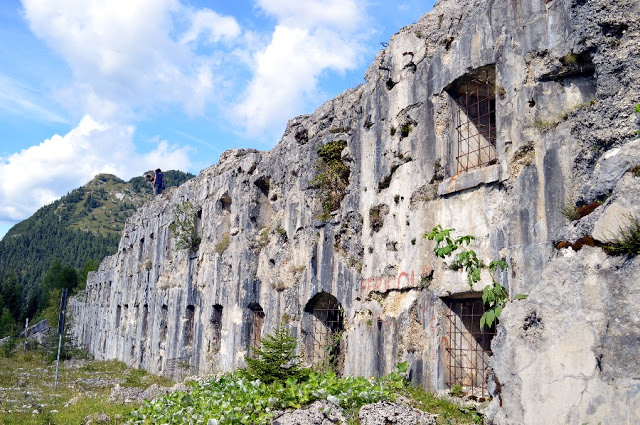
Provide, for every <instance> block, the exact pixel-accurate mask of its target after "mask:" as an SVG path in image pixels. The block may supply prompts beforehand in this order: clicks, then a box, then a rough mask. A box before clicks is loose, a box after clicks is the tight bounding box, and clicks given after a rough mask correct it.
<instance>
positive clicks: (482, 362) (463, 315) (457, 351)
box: [441, 298, 496, 399]
mask: <svg viewBox="0 0 640 425" xmlns="http://www.w3.org/2000/svg"><path fill="white" fill-rule="evenodd" d="M443 301H444V303H445V305H446V314H445V323H444V336H443V338H442V339H441V341H442V345H443V346H442V352H443V354H444V356H445V358H444V359H443V360H444V366H445V367H444V369H445V371H444V383H445V385H446V386H447V387H449V388H452V387H453V386H454V385H460V386H461V387H462V391H463V392H464V393H466V395H469V396H472V397H476V398H478V399H479V398H486V397H487V396H488V393H487V378H488V370H489V358H490V357H491V339H493V336H494V335H495V332H496V328H495V323H494V325H493V326H492V327H490V328H488V327H486V326H485V327H484V328H482V330H480V318H481V317H482V314H483V313H484V304H483V303H482V299H481V298H463V299H445V300H443Z"/></svg>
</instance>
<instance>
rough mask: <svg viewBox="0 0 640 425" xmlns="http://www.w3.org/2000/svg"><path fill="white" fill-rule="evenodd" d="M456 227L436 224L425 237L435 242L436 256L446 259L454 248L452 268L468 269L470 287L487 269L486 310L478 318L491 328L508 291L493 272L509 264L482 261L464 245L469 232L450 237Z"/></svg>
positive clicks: (484, 290)
mask: <svg viewBox="0 0 640 425" xmlns="http://www.w3.org/2000/svg"><path fill="white" fill-rule="evenodd" d="M453 230H455V229H443V228H442V226H440V225H437V226H436V227H434V228H433V229H431V232H425V234H424V237H425V238H427V239H429V240H430V241H431V240H435V241H436V246H435V247H434V248H433V253H434V254H435V255H436V257H439V258H443V259H444V258H446V257H448V256H450V255H453V253H454V251H458V252H457V253H456V254H455V257H454V260H453V263H452V264H451V268H452V269H454V270H464V271H466V272H467V279H468V283H469V287H470V288H473V284H474V283H477V282H479V281H480V279H481V272H482V270H488V271H489V275H490V276H491V280H492V282H493V284H492V285H487V286H485V287H484V289H483V291H482V302H483V303H484V304H485V306H486V307H485V312H484V313H483V314H482V317H481V318H480V329H482V328H484V327H485V325H486V326H488V327H490V326H491V325H492V324H493V321H494V320H495V319H497V318H499V317H500V313H501V312H502V309H503V308H504V306H505V305H506V304H507V302H508V301H509V294H508V293H507V290H506V288H505V287H504V286H502V285H500V284H499V283H498V282H497V281H496V279H495V278H494V277H493V275H494V274H495V272H496V271H499V270H500V271H502V270H506V269H507V268H508V267H509V266H508V264H507V263H506V262H505V261H504V260H493V261H491V262H490V263H489V265H487V264H486V263H485V262H484V261H482V260H481V259H479V258H478V256H477V254H476V252H475V251H473V250H471V249H468V248H466V247H465V246H467V247H468V246H469V244H470V243H471V241H472V240H474V239H475V237H473V236H471V235H465V236H460V237H457V238H452V236H451V232H452V231H453ZM525 297H526V295H518V296H516V298H517V299H523V298H525Z"/></svg>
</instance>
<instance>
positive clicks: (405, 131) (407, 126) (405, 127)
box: [400, 123, 413, 139]
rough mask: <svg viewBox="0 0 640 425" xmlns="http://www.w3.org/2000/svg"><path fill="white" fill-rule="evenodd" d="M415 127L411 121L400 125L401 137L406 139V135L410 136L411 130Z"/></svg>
mask: <svg viewBox="0 0 640 425" xmlns="http://www.w3.org/2000/svg"><path fill="white" fill-rule="evenodd" d="M412 129H413V126H412V125H411V123H404V124H402V125H401V126H400V138H401V139H404V138H405V137H407V136H409V133H411V130H412Z"/></svg>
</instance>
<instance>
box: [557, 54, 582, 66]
mask: <svg viewBox="0 0 640 425" xmlns="http://www.w3.org/2000/svg"><path fill="white" fill-rule="evenodd" d="M579 59H580V58H579V57H578V55H576V54H575V53H569V54H566V55H564V56H563V57H562V58H561V59H560V61H561V62H562V63H563V64H565V65H577V64H578V61H579Z"/></svg>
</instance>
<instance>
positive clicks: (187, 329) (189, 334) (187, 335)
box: [184, 305, 196, 345]
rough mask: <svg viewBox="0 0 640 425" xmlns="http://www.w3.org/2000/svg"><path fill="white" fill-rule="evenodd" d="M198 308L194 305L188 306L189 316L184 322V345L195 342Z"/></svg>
mask: <svg viewBox="0 0 640 425" xmlns="http://www.w3.org/2000/svg"><path fill="white" fill-rule="evenodd" d="M195 314H196V308H195V306H193V305H188V306H187V316H186V320H185V322H184V345H191V344H193V326H194V320H193V319H194V316H195Z"/></svg>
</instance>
